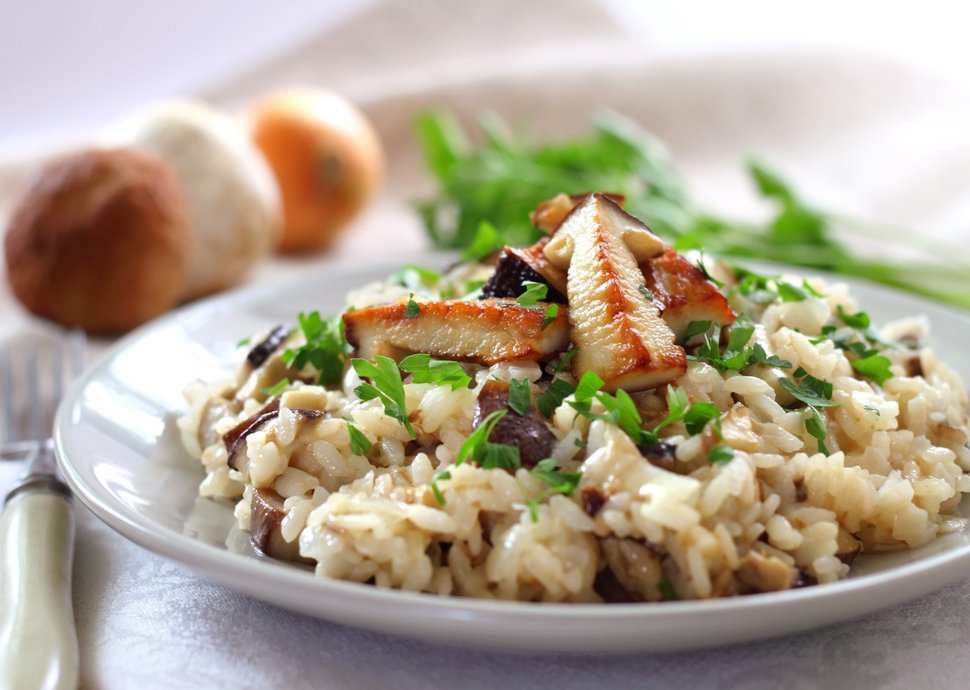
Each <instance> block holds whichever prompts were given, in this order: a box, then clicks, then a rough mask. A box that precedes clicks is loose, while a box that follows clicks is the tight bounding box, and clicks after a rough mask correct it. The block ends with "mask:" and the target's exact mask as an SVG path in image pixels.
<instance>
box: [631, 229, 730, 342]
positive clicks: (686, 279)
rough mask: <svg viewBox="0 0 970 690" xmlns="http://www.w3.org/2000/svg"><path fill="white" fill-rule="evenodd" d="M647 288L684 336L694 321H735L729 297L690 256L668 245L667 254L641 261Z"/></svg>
mask: <svg viewBox="0 0 970 690" xmlns="http://www.w3.org/2000/svg"><path fill="white" fill-rule="evenodd" d="M640 269H641V270H642V271H643V278H644V281H645V283H646V287H647V290H649V291H650V296H651V297H652V298H653V300H654V302H655V303H656V305H657V307H658V309H660V317H661V318H662V319H663V320H664V322H665V323H666V324H667V325H668V326H670V329H671V330H672V331H673V332H674V334H675V335H676V336H677V339H678V340H680V339H682V338H683V337H684V333H686V332H687V326H688V325H689V324H690V322H691V321H713V322H715V323H719V324H721V325H722V326H728V325H730V324H732V323H734V318H735V314H734V312H733V311H732V310H731V307H730V306H728V301H727V298H726V297H725V296H724V295H723V294H722V293H721V291H720V290H718V289H717V286H716V285H714V283H712V282H711V281H710V280H708V279H707V276H705V275H704V272H703V271H702V270H701V269H699V268H698V267H697V266H695V265H694V264H693V263H691V262H690V261H688V260H687V258H686V257H684V256H682V255H681V254H678V253H677V252H676V251H674V250H673V249H671V248H670V247H667V248H666V249H665V250H664V252H663V254H661V255H660V256H657V257H654V258H652V259H650V260H649V261H646V262H644V263H641V264H640Z"/></svg>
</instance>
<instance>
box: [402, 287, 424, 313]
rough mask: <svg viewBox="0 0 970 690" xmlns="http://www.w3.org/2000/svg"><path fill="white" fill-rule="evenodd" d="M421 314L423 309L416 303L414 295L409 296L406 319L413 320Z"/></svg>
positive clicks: (405, 310)
mask: <svg viewBox="0 0 970 690" xmlns="http://www.w3.org/2000/svg"><path fill="white" fill-rule="evenodd" d="M420 313H421V307H419V306H418V303H417V302H415V301H414V293H413V292H412V293H411V294H410V295H409V296H408V305H407V306H406V307H405V308H404V318H405V319H413V318H414V317H415V316H417V315H418V314H420Z"/></svg>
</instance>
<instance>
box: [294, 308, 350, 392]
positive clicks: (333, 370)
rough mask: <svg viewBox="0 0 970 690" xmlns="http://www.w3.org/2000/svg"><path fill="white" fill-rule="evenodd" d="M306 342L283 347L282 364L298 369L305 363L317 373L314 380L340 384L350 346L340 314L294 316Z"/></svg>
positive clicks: (317, 313)
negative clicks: (326, 316)
mask: <svg viewBox="0 0 970 690" xmlns="http://www.w3.org/2000/svg"><path fill="white" fill-rule="evenodd" d="M297 319H298V322H299V327H300V330H301V331H303V337H304V338H306V343H305V344H304V345H301V346H300V347H298V348H295V349H287V350H284V351H283V354H282V355H280V359H282V361H283V364H285V365H286V366H288V367H292V368H293V369H296V370H298V371H299V370H302V369H303V368H304V367H305V366H307V365H308V364H309V365H311V366H312V367H313V368H314V369H316V370H317V371H319V372H320V375H319V377H318V379H317V381H318V383H320V384H321V385H323V386H333V385H336V384H338V383H340V378H341V376H343V373H344V365H345V364H346V362H347V355H348V354H350V351H351V347H350V345H349V344H348V343H347V339H346V338H345V337H344V321H343V318H341V315H340V314H337V315H336V316H334V317H333V318H329V319H324V318H322V317H321V316H320V312H318V311H313V312H310V313H309V314H304V313H302V312H301V313H300V315H299V316H298V317H297Z"/></svg>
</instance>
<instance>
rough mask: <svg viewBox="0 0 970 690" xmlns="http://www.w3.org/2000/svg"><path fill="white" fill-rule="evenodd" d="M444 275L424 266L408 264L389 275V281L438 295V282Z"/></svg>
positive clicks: (417, 290)
mask: <svg viewBox="0 0 970 690" xmlns="http://www.w3.org/2000/svg"><path fill="white" fill-rule="evenodd" d="M442 278H443V276H442V275H441V274H440V273H438V272H437V271H432V270H431V269H428V268H422V267H421V266H416V265H414V264H406V265H404V266H402V267H401V268H400V269H398V270H397V271H395V272H394V273H392V274H391V275H389V276H388V277H387V281H388V282H389V283H394V284H396V285H403V286H404V287H406V288H407V289H408V290H410V291H411V292H412V293H413V292H422V293H427V294H429V295H433V296H434V295H436V293H437V287H438V284H439V283H440V282H441V280H442Z"/></svg>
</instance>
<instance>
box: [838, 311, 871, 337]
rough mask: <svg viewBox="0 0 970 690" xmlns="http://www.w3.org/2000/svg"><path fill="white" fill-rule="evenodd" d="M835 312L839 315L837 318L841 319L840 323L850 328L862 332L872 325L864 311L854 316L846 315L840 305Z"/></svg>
mask: <svg viewBox="0 0 970 690" xmlns="http://www.w3.org/2000/svg"><path fill="white" fill-rule="evenodd" d="M836 311H837V312H838V314H839V318H840V319H842V323H844V324H845V325H846V326H849V327H851V328H855V329H858V330H860V331H864V330H866V329H867V328H869V326H871V325H872V322H871V321H870V319H869V315H868V314H867V313H866V312H864V311H860V312H856V313H855V314H846V313H845V310H844V309H843V308H842V305H841V304H840V305H838V306H837V307H836Z"/></svg>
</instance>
